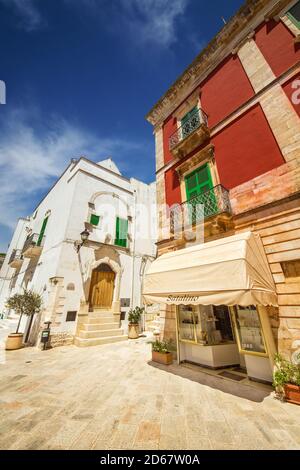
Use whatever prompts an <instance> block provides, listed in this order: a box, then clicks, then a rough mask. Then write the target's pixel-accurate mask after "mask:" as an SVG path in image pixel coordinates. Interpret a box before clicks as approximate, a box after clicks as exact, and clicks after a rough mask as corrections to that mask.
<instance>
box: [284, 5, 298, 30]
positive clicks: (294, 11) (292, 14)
mask: <svg viewBox="0 0 300 470" xmlns="http://www.w3.org/2000/svg"><path fill="white" fill-rule="evenodd" d="M287 17H288V18H289V19H290V20H291V21H292V23H294V25H295V26H297V28H298V29H300V2H298V3H296V5H294V6H293V7H292V8H291V9H290V10H289V11H288V12H287Z"/></svg>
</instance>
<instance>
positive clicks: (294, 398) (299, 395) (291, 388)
mask: <svg viewBox="0 0 300 470" xmlns="http://www.w3.org/2000/svg"><path fill="white" fill-rule="evenodd" d="M284 396H285V399H286V401H288V402H289V403H294V404H295V405H300V386H299V385H293V384H286V385H285V386H284Z"/></svg>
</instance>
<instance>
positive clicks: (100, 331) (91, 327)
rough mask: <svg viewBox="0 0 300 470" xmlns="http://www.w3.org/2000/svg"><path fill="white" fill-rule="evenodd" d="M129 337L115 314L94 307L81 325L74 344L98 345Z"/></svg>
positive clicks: (81, 345)
mask: <svg viewBox="0 0 300 470" xmlns="http://www.w3.org/2000/svg"><path fill="white" fill-rule="evenodd" d="M126 339H128V336H127V335H124V331H123V329H122V328H120V322H119V321H117V320H116V318H115V315H114V314H113V313H112V312H110V311H108V310H104V309H94V310H93V312H89V314H88V317H87V319H86V321H85V323H83V324H82V325H81V328H80V331H79V332H78V336H76V338H75V340H74V344H75V345H76V346H79V347H87V346H98V345H100V344H109V343H117V342H119V341H125V340H126Z"/></svg>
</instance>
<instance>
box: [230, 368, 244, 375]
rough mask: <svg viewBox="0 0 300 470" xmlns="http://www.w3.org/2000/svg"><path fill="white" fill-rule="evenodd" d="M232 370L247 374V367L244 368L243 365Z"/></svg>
mask: <svg viewBox="0 0 300 470" xmlns="http://www.w3.org/2000/svg"><path fill="white" fill-rule="evenodd" d="M232 372H238V373H239V374H244V375H247V371H246V369H243V368H242V367H234V368H233V369H232Z"/></svg>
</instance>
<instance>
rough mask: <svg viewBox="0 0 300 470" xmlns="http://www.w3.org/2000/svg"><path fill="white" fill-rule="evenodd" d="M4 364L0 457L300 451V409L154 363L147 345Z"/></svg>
mask: <svg viewBox="0 0 300 470" xmlns="http://www.w3.org/2000/svg"><path fill="white" fill-rule="evenodd" d="M6 358H7V362H6V364H1V365H0V378H1V382H0V384H1V385H0V409H1V413H0V416H1V418H0V419H1V421H0V433H1V434H0V448H1V449H300V407H297V406H294V405H290V404H287V403H281V402H279V401H278V400H276V399H274V397H273V394H271V395H270V392H269V390H268V389H267V388H266V387H255V386H249V385H244V384H241V383H236V382H233V381H230V380H225V379H221V378H218V377H214V376H213V375H211V374H207V373H203V372H201V371H199V370H197V369H196V368H193V367H185V366H180V367H179V366H177V365H176V364H174V365H172V366H169V367H165V366H159V365H157V364H154V363H152V362H151V361H150V359H151V353H150V345H149V344H147V340H146V339H145V338H143V339H139V340H137V341H131V342H129V341H128V342H124V343H118V344H112V345H104V346H96V347H91V348H86V349H83V348H76V347H75V346H69V347H63V348H56V349H53V350H49V351H45V352H41V351H38V350H36V349H33V348H30V349H23V350H19V351H12V352H8V353H7V354H6Z"/></svg>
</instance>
